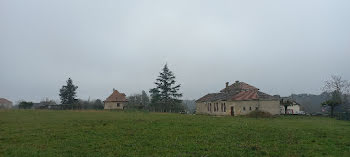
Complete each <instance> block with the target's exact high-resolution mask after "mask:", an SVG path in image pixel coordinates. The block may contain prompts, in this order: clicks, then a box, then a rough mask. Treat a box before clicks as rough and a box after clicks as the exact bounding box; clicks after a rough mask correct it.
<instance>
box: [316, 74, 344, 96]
mask: <svg viewBox="0 0 350 157" xmlns="http://www.w3.org/2000/svg"><path fill="white" fill-rule="evenodd" d="M323 91H325V92H329V93H330V92H334V91H337V92H339V93H342V94H349V92H350V82H349V81H348V80H343V79H342V77H341V76H336V75H333V76H332V77H331V79H330V80H328V81H326V82H325V86H324V87H323Z"/></svg>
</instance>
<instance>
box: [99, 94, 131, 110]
mask: <svg viewBox="0 0 350 157" xmlns="http://www.w3.org/2000/svg"><path fill="white" fill-rule="evenodd" d="M127 103H128V100H127V99H126V95H125V94H124V93H119V92H118V90H115V89H113V93H112V94H111V95H110V96H109V97H108V98H107V99H106V100H105V101H104V109H105V110H113V109H119V110H123V109H125V108H126V105H127Z"/></svg>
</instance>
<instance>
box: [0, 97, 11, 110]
mask: <svg viewBox="0 0 350 157" xmlns="http://www.w3.org/2000/svg"><path fill="white" fill-rule="evenodd" d="M10 108H12V102H11V101H9V100H7V99H5V98H0V109H10Z"/></svg>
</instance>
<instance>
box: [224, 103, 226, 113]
mask: <svg viewBox="0 0 350 157" xmlns="http://www.w3.org/2000/svg"><path fill="white" fill-rule="evenodd" d="M224 112H226V105H225V103H224Z"/></svg>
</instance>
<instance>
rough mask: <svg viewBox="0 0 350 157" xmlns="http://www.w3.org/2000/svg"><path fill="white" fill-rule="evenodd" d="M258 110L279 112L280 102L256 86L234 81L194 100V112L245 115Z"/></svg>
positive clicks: (271, 112)
mask: <svg viewBox="0 0 350 157" xmlns="http://www.w3.org/2000/svg"><path fill="white" fill-rule="evenodd" d="M255 110H260V111H264V112H269V113H270V114H272V115H278V114H280V102H279V98H278V97H274V96H271V95H268V94H266V93H263V92H261V91H259V89H258V88H256V87H254V86H252V85H249V84H247V83H244V82H239V81H236V82H235V83H234V84H232V85H229V83H228V82H227V83H226V87H225V88H224V89H222V90H221V91H220V92H219V93H210V94H207V95H205V96H203V97H202V98H200V99H198V100H197V101H196V113H198V114H208V115H231V116H238V115H246V114H248V113H250V112H252V111H255Z"/></svg>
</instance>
